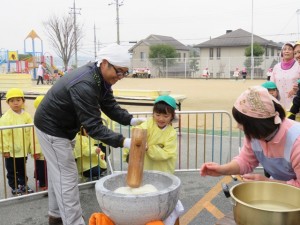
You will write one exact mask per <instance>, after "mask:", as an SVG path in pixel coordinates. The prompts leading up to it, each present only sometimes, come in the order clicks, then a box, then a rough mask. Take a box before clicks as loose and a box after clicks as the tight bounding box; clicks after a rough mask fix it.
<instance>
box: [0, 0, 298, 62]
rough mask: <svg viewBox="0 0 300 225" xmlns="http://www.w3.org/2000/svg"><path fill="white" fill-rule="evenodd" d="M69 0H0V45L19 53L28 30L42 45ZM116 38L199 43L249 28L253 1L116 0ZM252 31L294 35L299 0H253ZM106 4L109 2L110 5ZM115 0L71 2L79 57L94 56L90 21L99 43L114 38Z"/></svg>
mask: <svg viewBox="0 0 300 225" xmlns="http://www.w3.org/2000/svg"><path fill="white" fill-rule="evenodd" d="M73 2H74V1H73V0H19V1H12V0H10V1H7V0H0V3H1V4H0V9H1V13H0V17H1V25H0V27H1V29H0V49H7V50H11V51H15V50H18V51H19V53H23V52H24V39H25V38H26V36H27V35H28V33H29V32H30V31H31V30H32V29H33V30H35V31H36V32H37V34H38V35H39V36H40V37H41V39H43V42H44V52H50V53H53V51H52V50H51V48H50V47H49V45H48V43H47V36H46V35H45V33H44V27H43V22H45V21H47V20H48V19H49V17H50V16H51V15H54V14H55V15H58V16H65V15H68V14H69V12H70V8H71V7H73ZM120 2H123V5H122V6H120V7H119V17H120V41H121V43H122V44H124V45H128V46H129V47H130V46H131V45H130V44H129V43H128V42H129V41H139V40H141V39H144V38H146V37H147V36H149V35H150V34H157V35H165V36H171V37H174V38H175V39H177V40H179V41H180V42H182V43H183V44H199V43H202V42H204V41H207V40H209V38H210V37H211V38H215V37H218V36H220V35H223V34H225V31H226V30H236V29H239V28H241V29H244V30H246V31H249V32H251V24H252V23H251V21H252V20H251V18H252V16H251V15H252V0H206V1H203V0H124V1H121V0H119V3H120ZM253 2H254V7H253V11H254V17H253V18H254V19H253V32H254V34H256V35H259V36H261V37H263V38H265V39H268V40H273V41H277V42H279V41H282V42H285V41H296V40H297V39H298V38H299V33H298V32H299V27H298V25H299V23H300V21H299V20H300V15H298V14H297V13H296V11H297V9H299V11H300V0H253ZM109 3H113V4H112V5H109ZM115 3H116V0H76V8H81V10H80V14H78V15H77V17H76V19H77V21H78V22H80V23H82V24H84V35H85V37H84V39H83V42H82V43H81V50H80V51H79V53H78V54H79V55H85V56H91V57H92V58H93V56H94V24H95V26H96V37H97V42H99V43H100V44H101V45H102V46H104V45H107V44H109V43H114V42H116V40H117V26H116V4H115Z"/></svg>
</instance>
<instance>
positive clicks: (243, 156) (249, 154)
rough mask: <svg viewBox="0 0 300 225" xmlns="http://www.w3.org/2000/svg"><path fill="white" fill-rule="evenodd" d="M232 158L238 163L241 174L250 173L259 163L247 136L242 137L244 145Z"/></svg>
mask: <svg viewBox="0 0 300 225" xmlns="http://www.w3.org/2000/svg"><path fill="white" fill-rule="evenodd" d="M233 160H235V161H236V162H237V163H238V165H239V167H240V174H241V175H243V174H246V173H251V172H252V171H253V169H254V168H256V167H257V166H258V165H259V162H258V160H257V158H256V156H255V154H254V152H253V150H252V148H251V144H250V141H249V139H248V138H244V145H243V147H242V149H241V151H240V154H239V155H238V156H236V157H234V158H233Z"/></svg>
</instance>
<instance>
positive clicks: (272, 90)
mask: <svg viewBox="0 0 300 225" xmlns="http://www.w3.org/2000/svg"><path fill="white" fill-rule="evenodd" d="M261 86H262V87H264V88H267V89H268V92H269V94H270V95H272V96H273V97H274V98H276V99H277V100H278V101H279V100H280V96H279V92H278V89H277V86H276V84H275V83H274V82H273V81H266V82H265V83H263V84H262V85H261Z"/></svg>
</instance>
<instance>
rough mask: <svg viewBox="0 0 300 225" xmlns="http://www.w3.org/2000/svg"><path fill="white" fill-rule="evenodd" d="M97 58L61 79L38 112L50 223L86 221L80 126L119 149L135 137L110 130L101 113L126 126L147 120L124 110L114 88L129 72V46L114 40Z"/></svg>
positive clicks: (76, 224)
mask: <svg viewBox="0 0 300 225" xmlns="http://www.w3.org/2000/svg"><path fill="white" fill-rule="evenodd" d="M99 58H100V59H99V61H97V62H93V63H88V64H86V65H84V66H82V67H80V68H78V69H76V70H73V71H72V72H68V73H67V74H66V75H64V76H63V77H62V78H61V79H59V80H58V81H57V82H56V83H55V84H54V85H53V87H52V88H51V89H50V90H49V91H48V92H47V94H46V95H45V97H44V99H43V101H42V102H41V104H40V105H39V107H38V108H37V111H36V113H35V117H34V124H35V129H36V133H37V136H38V139H39V141H40V145H41V148H42V151H43V153H44V155H45V157H46V160H47V169H48V196H49V197H48V201H49V211H48V214H49V225H60V224H61V225H62V224H64V225H85V222H84V220H83V218H82V209H81V204H80V199H79V189H78V171H77V166H76V162H75V159H74V156H73V149H74V146H75V136H76V134H77V132H78V131H79V130H80V128H81V126H82V127H83V128H84V129H85V130H86V132H87V133H88V135H89V136H90V137H92V138H93V139H96V140H100V141H102V142H103V143H105V144H108V145H110V146H113V147H115V148H118V147H126V148H129V147H130V143H131V139H130V138H125V137H124V136H123V135H122V134H119V133H115V132H114V131H112V130H110V129H109V128H107V127H106V126H105V125H104V124H103V123H102V119H101V112H103V113H105V114H106V115H107V116H108V117H109V118H110V119H112V120H114V121H117V122H118V123H120V124H122V125H133V126H136V125H138V124H140V123H142V122H143V121H145V119H144V118H133V116H132V115H131V114H129V113H128V111H127V110H125V109H122V108H121V107H120V106H119V104H118V103H117V102H116V100H115V98H114V96H113V92H112V89H111V86H112V85H114V84H115V83H117V82H118V81H119V80H121V79H123V78H124V77H126V76H127V75H128V68H129V67H130V55H129V53H128V50H127V49H126V48H124V47H122V46H120V45H117V44H114V45H111V46H108V47H106V48H103V49H102V50H101V51H100V53H99Z"/></svg>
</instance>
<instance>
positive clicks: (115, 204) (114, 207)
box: [95, 171, 181, 225]
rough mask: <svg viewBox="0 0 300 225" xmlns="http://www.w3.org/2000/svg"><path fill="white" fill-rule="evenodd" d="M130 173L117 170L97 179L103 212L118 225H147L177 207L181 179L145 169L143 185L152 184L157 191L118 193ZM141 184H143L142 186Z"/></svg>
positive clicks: (97, 189)
mask: <svg viewBox="0 0 300 225" xmlns="http://www.w3.org/2000/svg"><path fill="white" fill-rule="evenodd" d="M126 175H127V172H120V173H114V174H112V175H109V176H106V177H104V178H101V179H100V180H98V181H97V182H96V186H95V188H96V196H97V200H98V203H99V205H100V208H101V209H102V212H103V213H105V214H106V215H107V216H109V217H110V218H111V219H112V220H113V222H114V223H115V224H116V225H129V224H130V225H145V224H146V223H147V222H150V221H155V220H164V219H165V218H167V217H168V216H169V215H170V213H171V212H172V211H173V210H174V208H175V206H176V203H177V201H178V198H179V190H180V185H181V181H180V179H179V178H178V177H176V176H174V175H172V174H168V173H164V172H159V171H144V174H143V182H142V185H145V184H152V185H153V186H155V187H156V188H157V190H158V191H157V192H154V193H148V194H141V195H125V194H119V193H114V190H116V189H117V188H119V187H125V186H126ZM142 185H141V186H142Z"/></svg>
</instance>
